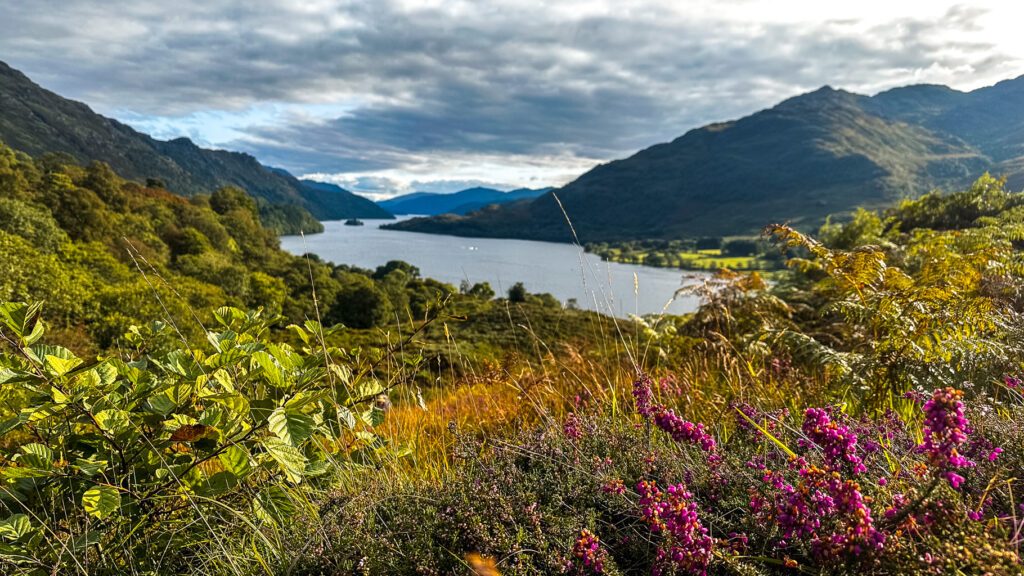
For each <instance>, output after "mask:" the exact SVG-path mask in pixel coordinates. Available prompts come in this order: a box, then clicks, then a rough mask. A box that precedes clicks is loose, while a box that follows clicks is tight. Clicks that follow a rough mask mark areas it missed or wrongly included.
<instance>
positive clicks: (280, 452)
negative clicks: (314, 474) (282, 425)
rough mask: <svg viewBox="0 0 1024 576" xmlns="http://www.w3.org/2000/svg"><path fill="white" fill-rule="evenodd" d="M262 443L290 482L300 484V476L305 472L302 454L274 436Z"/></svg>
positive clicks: (304, 458)
mask: <svg viewBox="0 0 1024 576" xmlns="http://www.w3.org/2000/svg"><path fill="white" fill-rule="evenodd" d="M262 443H263V447H264V448H265V449H266V450H267V453H268V454H270V456H271V457H272V458H273V459H274V460H275V461H276V462H277V465H278V466H279V467H280V468H281V472H283V473H284V475H285V477H286V478H287V479H288V480H289V481H290V482H294V483H296V484H297V483H299V482H302V474H303V472H305V470H306V457H305V456H303V455H302V452H299V451H298V450H297V449H296V448H295V447H294V446H291V445H290V444H286V443H284V442H283V441H281V440H280V439H278V438H276V437H274V436H268V437H266V438H264V439H263V440H262Z"/></svg>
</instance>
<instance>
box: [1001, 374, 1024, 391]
mask: <svg viewBox="0 0 1024 576" xmlns="http://www.w3.org/2000/svg"><path fill="white" fill-rule="evenodd" d="M1003 382H1005V383H1006V386H1007V387H1008V388H1013V389H1017V388H1022V387H1024V382H1022V381H1021V379H1020V378H1017V377H1016V376H1006V377H1005V378H1003Z"/></svg>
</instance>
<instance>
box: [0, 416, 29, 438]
mask: <svg viewBox="0 0 1024 576" xmlns="http://www.w3.org/2000/svg"><path fill="white" fill-rule="evenodd" d="M28 418H29V415H28V414H26V413H24V412H22V413H20V414H18V415H17V416H15V417H14V418H10V419H8V420H4V421H3V422H2V423H0V435H3V434H7V433H8V432H10V431H11V430H14V429H15V428H17V427H18V426H21V425H22V424H24V423H25V422H28Z"/></svg>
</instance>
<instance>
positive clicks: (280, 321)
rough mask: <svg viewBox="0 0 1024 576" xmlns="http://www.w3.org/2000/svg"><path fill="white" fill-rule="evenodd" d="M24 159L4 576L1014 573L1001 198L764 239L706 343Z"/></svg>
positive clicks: (967, 195)
mask: <svg viewBox="0 0 1024 576" xmlns="http://www.w3.org/2000/svg"><path fill="white" fill-rule="evenodd" d="M6 158H7V164H2V165H0V186H4V188H2V189H0V190H3V196H4V197H5V198H7V199H6V200H5V201H4V203H0V209H7V210H9V211H11V212H14V211H15V210H17V211H18V212H17V213H18V214H22V216H21V217H20V219H8V220H5V222H15V223H16V224H8V225H6V228H4V229H3V230H2V231H0V247H3V249H4V250H6V251H7V252H5V258H4V260H3V262H4V263H5V266H7V267H9V268H11V270H12V272H11V274H13V273H15V272H17V273H18V274H19V275H18V276H10V277H12V278H14V277H16V278H19V279H20V280H19V281H20V282H21V284H13V283H8V282H5V288H6V287H8V286H10V287H11V288H8V289H7V290H6V291H5V292H3V293H2V303H0V340H2V343H0V349H2V353H0V400H2V402H0V422H2V423H0V435H2V441H0V455H2V458H3V460H2V463H0V505H2V511H0V517H2V519H0V568H2V570H3V571H4V573H9V574H33V575H35V574H62V573H67V574H76V573H77V574H169V573H197V574H310V575H312V574H479V575H494V574H505V575H510V574H653V575H655V576H659V575H668V574H790V573H807V574H842V573H858V574H921V575H924V574H939V573H952V574H1018V573H1020V571H1021V556H1020V550H1019V546H1020V543H1021V532H1022V530H1024V487H1022V485H1021V480H1020V479H1021V478H1024V437H1022V432H1021V424H1022V423H1024V419H1022V416H1024V396H1022V386H1024V384H1022V382H1021V378H1022V377H1024V354H1022V352H1024V349H1022V348H1024V322H1022V316H1021V315H1022V312H1024V255H1022V249H1024V195H1022V194H1020V193H1013V192H1009V191H1006V190H1005V187H1004V182H1003V181H1001V180H998V179H994V178H991V177H988V176H986V177H984V178H982V179H980V180H978V181H977V182H976V183H975V184H974V185H973V186H971V187H970V189H968V190H964V191H961V192H958V193H954V194H946V195H941V194H937V193H934V194H929V195H925V196H923V197H921V198H919V199H916V200H912V201H906V202H903V203H901V204H900V205H898V206H894V207H893V208H891V209H889V210H887V211H884V212H881V213H876V212H869V211H864V210H862V211H859V212H857V213H856V214H854V215H852V216H851V217H849V218H846V219H845V221H844V222H843V223H836V224H833V223H830V224H828V225H826V226H825V227H824V228H822V229H821V230H817V231H813V235H812V234H809V233H808V232H809V231H799V230H794V229H792V228H790V227H788V226H784V225H769V226H768V227H767V228H766V229H765V232H764V235H763V241H764V242H765V243H766V244H770V245H771V246H772V247H773V249H774V250H776V251H777V252H778V253H779V254H781V255H782V256H781V258H783V259H785V260H786V264H787V267H786V269H785V270H784V271H780V272H778V273H777V274H776V275H774V276H773V278H772V281H771V282H770V283H769V282H766V281H765V279H764V278H763V277H762V276H761V275H759V273H758V272H756V271H736V270H729V269H725V268H723V269H721V270H720V271H719V272H718V273H717V274H716V275H715V276H714V278H712V279H711V280H709V281H706V282H701V283H700V284H696V285H691V286H685V287H682V288H681V289H682V290H684V291H686V292H688V293H694V294H698V295H700V296H701V297H702V302H703V304H702V306H701V307H700V309H699V310H698V311H697V312H695V313H694V314H692V315H688V316H684V317H675V316H647V317H644V318H633V319H629V320H621V319H615V318H610V317H607V316H603V315H600V314H597V313H593V312H584V311H579V310H569V309H563V308H562V307H560V306H559V305H558V303H557V302H556V301H555V302H552V300H553V299H550V298H546V297H544V296H543V295H530V294H525V293H522V292H516V293H509V294H507V295H496V294H494V292H493V290H489V289H488V288H487V287H485V286H465V287H461V288H462V289H461V290H460V289H458V288H455V287H453V286H448V285H443V284H441V283H437V282H433V281H431V280H429V279H420V278H418V274H417V273H416V271H415V270H414V269H413V268H412V267H410V266H408V265H407V264H404V263H389V264H388V265H385V266H382V267H381V268H380V269H378V270H376V271H369V270H365V271H363V270H354V269H351V268H347V267H344V266H334V265H331V264H328V263H324V262H320V261H318V260H316V259H315V258H312V257H307V258H298V257H291V256H288V255H285V254H283V253H281V252H280V251H275V245H274V240H275V238H274V236H273V234H272V233H271V232H264V231H263V230H265V229H263V228H262V227H260V226H259V223H260V221H259V214H258V211H257V210H255V209H254V207H253V206H252V205H249V204H247V203H246V201H245V199H244V195H243V196H239V195H237V194H234V193H232V192H231V191H227V192H225V191H220V192H217V193H215V194H213V195H211V196H210V197H200V198H199V199H198V200H191V201H185V200H181V201H179V200H176V199H173V198H169V197H165V196H164V194H162V193H161V192H160V191H159V190H152V189H149V188H146V187H141V186H139V185H133V184H130V183H125V182H123V181H120V180H118V179H117V178H116V177H115V176H113V175H109V174H107V173H106V172H104V171H103V170H102V167H101V166H92V167H88V168H76V167H74V166H68V165H65V164H60V163H59V162H56V160H54V159H48V160H46V161H45V162H44V161H43V160H33V159H29V158H27V157H24V156H23V155H21V156H19V155H16V154H14V153H11V154H8V155H7V157H6ZM46 162H49V164H47V163H46ZM5 178H6V179H5ZM100 184H103V185H104V186H105V187H101V186H100ZM97 189H98V190H100V191H101V192H102V194H97V193H95V191H96V190H97ZM81 190H91V191H93V192H94V193H93V194H92V195H91V196H90V195H87V194H84V193H83V192H81ZM72 191H74V192H76V193H75V194H71V193H70V192H72ZM54 195H55V196H54ZM53 197H57V198H59V199H61V202H72V201H75V199H77V198H82V197H85V198H87V199H88V200H90V203H89V204H88V205H87V206H85V208H86V209H81V210H79V211H78V213H80V214H90V213H91V214H95V215H96V217H95V218H94V219H92V220H88V219H86V220H82V219H75V220H72V221H67V222H62V221H58V220H55V217H57V216H58V215H60V214H68V213H69V212H68V211H60V212H58V211H57V210H56V209H54V211H53V212H52V213H51V212H50V209H49V208H48V207H47V206H50V205H53V206H56V205H57V204H56V203H54V202H48V201H47V199H49V198H53ZM108 214H118V216H117V220H114V222H115V224H118V229H119V230H121V229H122V228H123V226H129V225H130V226H131V227H132V230H133V232H132V234H131V235H130V236H129V235H127V234H124V235H123V238H128V239H129V240H131V242H130V246H132V248H130V249H129V251H126V250H125V245H124V244H123V242H122V240H113V241H110V243H109V245H106V244H104V242H105V241H106V240H104V239H105V238H107V237H109V236H110V235H109V234H107V235H103V234H96V233H95V230H96V227H97V226H108V225H110V224H109V219H108V218H104V217H101V216H106V215H108ZM142 214H145V215H146V216H145V217H143V216H141V215H142ZM157 217H159V218H157ZM240 222H241V223H243V224H244V225H243V224H239V223H240ZM222 232H223V235H222ZM62 234H63V235H62ZM243 235H244V236H243ZM254 239H259V241H260V242H261V244H259V246H258V248H259V250H256V248H254V247H253V245H249V246H247V245H245V244H244V243H243V242H242V240H245V241H248V242H255V240H254ZM46 241H50V242H49V243H47V242H46ZM124 241H127V240H124ZM142 246H145V247H146V248H143V247H142ZM256 254H258V255H259V258H258V259H257V258H255V255H256ZM18 258H20V259H18ZM19 267H20V268H19ZM40 270H42V271H44V272H45V273H44V274H39V273H38V271H40ZM113 272H116V274H115V273H113ZM228 272H231V273H233V274H234V275H235V276H233V277H234V278H238V279H243V280H242V284H241V285H242V286H243V287H244V288H236V284H235V283H233V281H231V280H228V279H227V276H226V274H227V273H228ZM58 274H59V276H58ZM49 278H57V279H59V282H53V283H48V279H49ZM85 281H88V282H91V283H92V284H89V285H88V286H89V287H90V288H89V289H88V290H86V289H85V288H82V289H81V290H80V293H79V292H73V291H70V290H71V289H73V288H75V287H81V286H83V284H82V283H83V282H85ZM233 290H234V291H233ZM76 294H77V295H76ZM97 294H98V295H99V296H97ZM115 297H116V298H115ZM44 300H45V301H44ZM139 301H141V302H143V303H142V304H140V303H138V302H139ZM354 301H358V302H359V303H360V304H359V305H358V306H354V305H351V303H352V302H354ZM118 302H123V303H125V304H124V305H122V306H120V307H119V306H115V304H116V303H118ZM129 304H130V305H129ZM132 324H134V326H131V325H132ZM119 327H121V328H123V330H122V331H121V332H117V331H116V329H117V328H119Z"/></svg>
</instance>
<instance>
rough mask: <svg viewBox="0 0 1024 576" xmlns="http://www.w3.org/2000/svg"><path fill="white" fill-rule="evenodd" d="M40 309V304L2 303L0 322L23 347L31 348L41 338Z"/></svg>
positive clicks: (41, 307)
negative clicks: (15, 336) (16, 337)
mask: <svg viewBox="0 0 1024 576" xmlns="http://www.w3.org/2000/svg"><path fill="white" fill-rule="evenodd" d="M42 309H43V303H42V302H34V303H32V304H25V303H24V302H4V303H2V304H0V321H2V322H3V323H4V324H5V325H6V326H7V327H8V328H10V329H11V331H12V332H14V333H15V335H17V336H18V339H20V340H21V342H22V344H23V345H24V346H31V345H32V344H34V343H35V342H36V341H37V340H39V338H41V337H42V336H43V323H42V322H40V316H41V311H42Z"/></svg>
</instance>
